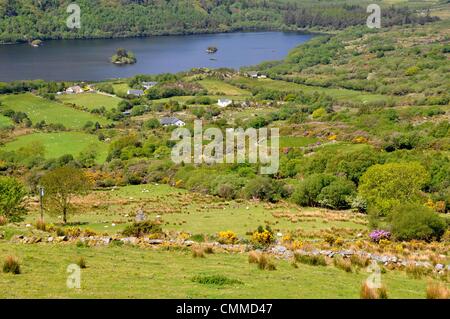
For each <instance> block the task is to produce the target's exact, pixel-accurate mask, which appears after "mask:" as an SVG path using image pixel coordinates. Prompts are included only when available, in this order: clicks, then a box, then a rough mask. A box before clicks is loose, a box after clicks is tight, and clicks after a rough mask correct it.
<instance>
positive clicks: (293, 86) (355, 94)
mask: <svg viewBox="0 0 450 319" xmlns="http://www.w3.org/2000/svg"><path fill="white" fill-rule="evenodd" d="M231 83H233V84H241V85H242V84H243V85H245V86H247V87H249V88H265V89H271V90H277V91H284V92H290V91H294V92H295V91H303V92H305V93H314V92H318V93H323V94H328V95H330V96H332V97H333V98H335V99H336V100H337V101H342V102H345V101H350V102H359V103H364V102H373V101H379V100H385V99H386V96H384V95H380V94H370V93H364V92H360V91H353V90H347V89H334V88H323V87H317V86H308V85H303V84H297V83H293V82H287V81H279V80H271V79H258V80H255V79H250V78H244V77H240V78H238V79H236V80H232V81H231Z"/></svg>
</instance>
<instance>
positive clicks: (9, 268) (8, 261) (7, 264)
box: [3, 256, 20, 275]
mask: <svg viewBox="0 0 450 319" xmlns="http://www.w3.org/2000/svg"><path fill="white" fill-rule="evenodd" d="M3 272H4V273H11V274H14V275H18V274H20V263H19V259H18V258H17V257H14V256H7V257H6V258H5V261H4V262H3Z"/></svg>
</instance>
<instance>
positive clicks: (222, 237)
mask: <svg viewBox="0 0 450 319" xmlns="http://www.w3.org/2000/svg"><path fill="white" fill-rule="evenodd" d="M218 235H219V240H218V241H219V243H221V244H235V243H237V241H238V237H237V235H236V233H235V232H233V231H231V230H227V231H221V232H219V234H218Z"/></svg>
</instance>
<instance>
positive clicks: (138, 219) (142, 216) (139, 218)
mask: <svg viewBox="0 0 450 319" xmlns="http://www.w3.org/2000/svg"><path fill="white" fill-rule="evenodd" d="M146 219H147V215H145V213H144V210H143V209H142V208H140V209H139V210H138V211H137V213H136V218H135V220H136V222H137V223H140V222H143V221H145V220H146Z"/></svg>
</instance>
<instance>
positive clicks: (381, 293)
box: [360, 282, 388, 299]
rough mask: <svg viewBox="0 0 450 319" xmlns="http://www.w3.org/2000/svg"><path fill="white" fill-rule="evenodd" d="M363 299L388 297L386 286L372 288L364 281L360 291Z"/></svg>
mask: <svg viewBox="0 0 450 319" xmlns="http://www.w3.org/2000/svg"><path fill="white" fill-rule="evenodd" d="M360 297H361V299H388V294H387V289H386V287H385V286H381V287H380V288H371V287H369V285H368V284H367V282H364V283H363V284H362V286H361V291H360Z"/></svg>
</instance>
